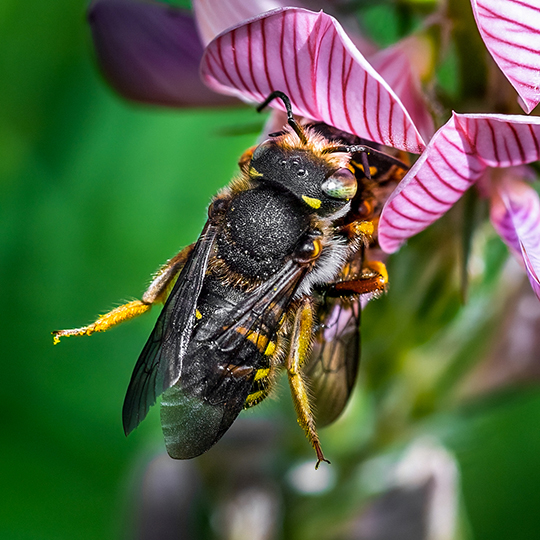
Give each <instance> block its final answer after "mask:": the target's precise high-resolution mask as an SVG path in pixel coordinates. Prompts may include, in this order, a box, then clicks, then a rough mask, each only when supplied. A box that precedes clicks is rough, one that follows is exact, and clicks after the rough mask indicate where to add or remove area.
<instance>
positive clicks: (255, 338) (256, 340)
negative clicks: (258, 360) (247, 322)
mask: <svg viewBox="0 0 540 540" xmlns="http://www.w3.org/2000/svg"><path fill="white" fill-rule="evenodd" d="M236 331H237V332H238V333H239V334H242V335H243V336H245V337H246V339H248V340H249V341H251V343H253V344H254V345H255V346H256V347H257V349H259V351H261V352H262V353H264V354H266V350H267V348H268V347H270V345H271V344H272V342H270V344H269V343H268V338H267V337H266V336H263V335H262V334H259V332H252V331H251V330H248V329H247V328H244V327H243V326H240V327H239V328H237V329H236ZM274 347H275V345H274Z"/></svg>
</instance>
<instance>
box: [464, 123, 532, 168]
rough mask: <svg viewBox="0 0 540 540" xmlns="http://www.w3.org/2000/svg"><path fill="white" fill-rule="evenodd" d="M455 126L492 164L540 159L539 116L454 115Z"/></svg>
mask: <svg viewBox="0 0 540 540" xmlns="http://www.w3.org/2000/svg"><path fill="white" fill-rule="evenodd" d="M454 118H455V121H456V127H458V128H459V129H460V130H461V132H462V133H463V136H464V137H466V138H467V139H468V141H469V142H470V144H471V146H472V147H473V148H474V149H475V151H476V153H477V154H478V156H479V157H480V158H481V159H482V161H483V162H484V163H485V164H486V165H487V166H489V167H511V166H513V165H523V164H524V163H531V162H533V161H537V160H538V159H540V117H538V116H518V115H504V114H454Z"/></svg>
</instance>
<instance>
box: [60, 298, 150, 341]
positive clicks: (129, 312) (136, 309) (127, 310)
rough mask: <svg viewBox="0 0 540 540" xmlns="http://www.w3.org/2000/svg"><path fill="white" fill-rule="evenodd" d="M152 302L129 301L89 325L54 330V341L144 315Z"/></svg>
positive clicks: (98, 329)
mask: <svg viewBox="0 0 540 540" xmlns="http://www.w3.org/2000/svg"><path fill="white" fill-rule="evenodd" d="M151 307H152V306H151V304H147V303H145V302H142V301H141V300H134V301H133V302H128V303H127V304H124V305H122V306H119V307H117V308H115V309H113V310H112V311H109V313H106V314H105V315H102V316H101V317H99V319H98V320H97V321H95V322H93V323H92V324H89V325H88V326H82V327H81V328H71V329H69V330H56V331H55V332H53V333H52V334H53V342H54V344H55V345H57V344H58V343H60V338H63V337H69V336H91V335H92V334H93V333H94V332H105V331H107V330H109V328H112V327H113V326H116V325H117V324H120V323H121V322H124V321H128V320H129V319H133V318H135V317H138V316H139V315H142V314H143V313H145V312H146V311H148V310H149V309H150V308H151Z"/></svg>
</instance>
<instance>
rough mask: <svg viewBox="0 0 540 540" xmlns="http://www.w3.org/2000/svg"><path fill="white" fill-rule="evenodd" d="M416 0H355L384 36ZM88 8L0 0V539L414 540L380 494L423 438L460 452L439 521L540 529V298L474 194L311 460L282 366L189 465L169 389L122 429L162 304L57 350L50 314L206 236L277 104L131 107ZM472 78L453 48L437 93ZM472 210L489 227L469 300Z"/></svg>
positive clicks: (488, 533) (132, 289)
mask: <svg viewBox="0 0 540 540" xmlns="http://www.w3.org/2000/svg"><path fill="white" fill-rule="evenodd" d="M411 4H415V3H410V4H397V3H391V2H379V3H376V4H373V3H372V4H366V5H364V6H363V8H364V15H365V17H366V20H368V21H369V20H372V21H374V22H373V24H371V25H368V26H371V27H372V29H373V30H374V32H375V33H376V34H377V35H376V36H375V37H377V38H378V39H379V41H380V42H381V43H382V44H387V43H384V42H385V41H386V42H388V43H390V42H392V41H393V40H395V39H396V38H399V37H400V35H403V34H405V33H406V32H407V31H408V30H409V29H410V27H411V25H413V24H414V21H415V20H416V19H415V17H416V16H417V15H418V13H419V11H418V10H419V8H418V6H416V7H410V6H411ZM417 4H420V3H417ZM425 4H426V5H427V6H428V8H429V6H430V4H429V3H428V2H426V3H425ZM456 4H459V6H461V7H460V8H459V9H463V10H466V3H465V2H456ZM404 6H405V7H404ZM407 6H408V7H407ZM431 7H433V6H432V5H431ZM422 9H427V8H425V7H422ZM469 9H470V8H469ZM85 10H86V3H85V2H82V1H75V0H51V1H49V2H29V3H25V4H21V3H20V2H15V1H14V0H2V2H1V3H0V44H1V46H0V66H1V68H0V72H1V75H0V80H1V81H2V82H1V83H0V103H1V107H0V269H1V270H0V272H1V279H0V286H1V288H2V292H1V299H2V309H1V312H0V317H1V322H0V332H1V340H0V343H1V344H2V355H1V356H2V374H1V376H0V381H1V382H0V388H1V390H0V400H1V411H2V412H1V415H0V418H1V423H2V426H1V428H0V486H1V487H0V489H1V493H2V496H1V499H2V503H1V504H0V538H2V539H6V540H35V539H39V540H41V539H44V540H47V539H51V540H52V539H54V540H59V539H74V538H77V539H83V540H84V539H88V540H90V539H108V538H110V539H116V538H134V537H144V538H162V539H166V538H216V537H217V538H259V537H260V538H264V537H265V536H264V535H262V533H261V531H263V532H264V531H268V536H266V537H267V538H314V537H317V538H363V539H364V538H365V539H376V538H380V539H382V538H397V539H399V538H405V536H403V534H402V533H403V531H404V530H405V529H406V528H407V524H408V523H411V520H413V518H411V519H410V520H409V517H407V516H408V515H409V514H407V511H405V510H404V513H403V515H401V514H399V515H397V516H396V515H395V509H396V508H398V509H399V508H401V506H400V505H402V502H403V501H401V500H400V499H399V497H397V498H396V500H395V501H394V503H392V501H393V499H391V498H390V499H389V500H390V502H388V500H387V499H384V497H385V494H386V496H388V493H389V492H390V493H396V489H397V488H395V487H394V488H392V485H393V484H392V482H391V481H387V479H388V478H389V477H390V476H391V474H390V473H389V472H388V471H392V470H393V469H392V467H395V465H396V464H397V463H399V462H400V460H402V459H404V456H405V455H407V452H410V449H411V445H413V446H414V445H415V444H416V445H418V444H424V443H425V441H428V442H427V443H425V444H427V446H428V447H434V446H435V447H437V448H438V449H439V450H440V451H441V452H443V453H444V454H445V455H446V457H447V462H446V463H447V464H448V463H451V464H453V465H451V466H450V469H448V470H453V471H454V472H453V473H452V474H454V476H453V477H452V478H453V479H454V480H455V482H453V481H452V482H450V483H449V484H448V485H449V486H450V488H449V490H450V491H449V493H451V496H452V497H454V499H453V500H454V501H457V503H456V504H457V506H456V508H457V514H456V518H455V519H456V523H457V524H456V526H455V528H454V529H451V530H453V531H454V532H453V533H452V534H453V536H451V537H450V536H449V537H448V539H449V538H467V539H475V540H499V539H500V540H508V539H512V540H522V539H523V540H530V539H531V538H537V537H538V530H540V514H539V512H538V508H539V503H540V496H539V493H538V486H539V485H540V458H539V456H540V429H539V428H538V426H539V425H540V389H539V388H538V386H537V384H536V381H537V379H538V375H539V374H540V368H539V363H540V358H539V357H538V356H539V354H538V353H539V350H540V349H539V344H540V305H539V303H538V301H537V300H536V299H535V298H534V296H533V295H532V293H529V290H528V287H527V284H526V283H525V279H524V277H523V274H522V273H521V272H520V270H519V268H517V266H516V265H515V264H514V263H513V262H508V260H507V253H506V249H505V248H504V246H503V245H502V243H501V242H500V241H499V240H498V239H497V238H496V237H495V236H494V234H493V232H492V230H491V229H490V227H489V225H485V224H483V223H482V221H481V220H482V216H483V212H484V209H483V208H482V207H481V205H479V204H478V201H477V200H476V199H475V196H474V195H471V196H469V197H467V198H466V199H465V200H464V201H463V202H462V204H461V205H459V206H458V207H456V208H455V209H454V210H453V211H452V212H451V214H450V215H449V216H447V217H445V218H444V220H442V221H441V222H439V223H437V224H436V225H434V226H433V227H432V228H431V229H430V230H428V231H426V232H425V233H423V234H422V235H420V236H419V237H418V238H415V239H413V240H412V241H410V242H409V245H408V246H406V247H405V248H404V249H403V250H402V251H401V252H400V253H399V254H397V255H395V256H392V257H391V258H390V260H389V263H388V265H389V270H390V273H391V287H390V290H389V293H388V294H387V295H386V296H385V297H384V298H381V299H379V300H377V301H376V302H373V303H372V304H370V305H369V306H368V307H367V308H366V310H365V312H364V313H363V321H362V338H363V360H362V367H361V376H360V381H359V385H358V388H357V391H356V393H355V396H354V398H353V400H352V403H351V405H350V407H349V408H348V410H347V411H346V414H345V415H344V417H343V418H341V419H340V420H339V421H338V422H337V423H336V424H335V425H334V426H331V427H330V428H327V429H325V430H324V431H323V432H322V433H321V436H322V445H323V447H324V448H325V453H326V454H327V455H328V456H329V457H331V460H332V461H333V463H332V465H331V467H329V468H327V467H325V466H324V464H323V466H322V467H321V470H320V471H319V473H318V474H319V477H314V476H313V474H312V472H311V468H312V466H313V464H314V459H313V458H314V456H313V455H312V451H311V449H310V448H309V445H308V444H307V442H306V441H305V439H304V436H303V434H302V431H301V430H300V429H299V428H298V426H297V425H296V420H295V415H294V411H293V408H292V405H291V402H290V397H289V396H288V390H287V387H286V385H283V384H282V385H281V388H280V389H279V391H278V392H277V394H278V396H279V399H270V400H267V402H266V403H264V404H262V405H261V406H260V407H257V408H256V409H257V410H254V411H248V412H247V413H243V418H242V419H241V421H239V422H238V427H235V429H234V430H232V433H231V434H230V436H228V437H226V438H225V439H224V441H223V443H222V444H221V443H220V445H218V446H217V447H216V448H215V449H213V450H212V451H211V452H210V453H208V454H207V455H206V456H203V457H202V458H200V459H197V460H193V461H192V462H189V463H174V462H172V461H171V460H169V458H167V457H166V456H165V455H164V445H163V442H162V438H161V432H160V427H159V414H158V408H157V407H154V409H153V410H152V411H151V413H150V415H149V417H148V418H147V420H145V422H143V424H142V425H141V426H140V427H139V428H138V429H137V430H136V432H134V433H133V434H132V435H131V436H130V437H129V438H128V439H126V438H125V437H124V434H123V432H122V427H121V417H120V412H121V407H122V402H123V398H124V393H125V390H126V387H127V383H128V381H129V377H130V375H131V371H132V369H133V366H134V363H135V361H136V359H137V356H138V354H139V352H140V350H141V348H142V346H143V344H144V342H145V340H146V337H147V336H148V334H149V333H150V331H151V328H152V326H153V322H154V321H155V318H156V316H157V313H158V310H155V311H154V312H153V313H152V314H150V315H148V316H145V317H142V318H141V319H139V320H135V321H132V322H131V323H129V324H125V325H122V326H121V327H119V328H117V329H114V330H113V331H111V332H109V333H106V334H103V335H96V336H94V337H92V338H91V339H64V340H63V341H62V343H61V344H60V345H58V346H56V347H54V346H53V344H52V338H51V334H50V332H51V331H52V330H55V329H60V328H66V327H72V326H78V325H82V324H87V323H89V322H90V321H92V320H93V319H94V317H95V316H96V315H98V314H100V313H103V312H105V311H107V310H108V309H110V308H112V307H114V306H115V305H119V304H120V303H122V302H123V301H125V300H129V299H133V298H137V297H139V296H140V294H141V293H142V291H143V290H144V288H145V285H146V284H147V282H148V280H149V276H150V275H151V273H152V272H153V271H155V270H156V269H157V268H158V267H159V265H160V264H161V263H162V262H164V261H165V260H166V259H167V258H169V257H171V256H173V255H174V254H175V253H176V252H177V251H179V249H180V248H181V247H183V246H184V245H186V244H188V243H191V242H193V241H194V240H195V239H196V238H197V236H198V234H199V232H200V230H201V227H202V225H203V223H204V220H205V215H206V212H205V209H206V206H207V204H208V201H209V199H210V197H211V195H212V194H213V193H215V192H216V191H217V190H218V189H219V188H220V187H221V186H223V185H225V184H226V183H227V181H228V179H229V178H230V177H231V176H232V174H234V172H235V170H236V161H237V159H238V156H239V155H240V154H241V153H242V151H243V150H244V149H245V148H246V147H248V146H250V145H251V144H253V142H254V141H255V139H256V136H257V135H256V134H257V130H258V129H259V128H260V127H261V126H262V123H263V118H262V117H261V116H259V115H257V114H256V113H255V112H254V111H253V110H252V109H250V108H247V107H243V108H234V109H228V110H221V111H215V110H214V111H212V110H210V111H208V110H207V111H202V110H184V111H178V110H176V111H174V110H164V109H153V108H150V107H142V106H136V105H133V104H128V103H126V102H124V101H122V99H120V98H119V97H118V96H116V95H115V94H113V92H112V91H111V90H110V89H109V88H108V87H107V85H106V84H105V82H104V81H103V79H102V78H101V76H100V75H99V72H98V69H97V67H96V65H95V63H94V59H93V51H92V45H91V38H90V32H89V29H88V26H87V24H86V21H85ZM370 17H371V19H370ZM381 20H382V21H383V22H385V21H386V22H385V24H383V23H382V22H381ZM467 20H469V19H467ZM469 22H470V20H469ZM381 29H384V31H383V30H381ZM460 31H463V29H462V28H461V29H460ZM470 36H473V37H470V40H471V42H472V43H476V45H475V46H478V43H477V42H476V41H475V39H476V38H474V33H472V31H471V34H470ZM456 43H461V42H456ZM482 58H483V60H482V62H487V60H486V59H485V57H484V56H482ZM479 62H480V61H479ZM482 69H484V72H482ZM485 69H486V68H485V65H484V64H483V63H481V66H480V67H479V68H478V70H477V71H478V73H480V75H478V73H477V75H478V76H479V77H480V76H481V75H482V73H485ZM460 76H461V77H463V76H464V75H463V70H460V67H459V47H455V48H454V49H451V51H450V53H449V56H448V58H446V59H444V61H443V62H441V65H440V69H439V82H440V85H441V89H442V90H441V92H440V96H442V103H443V105H444V104H445V105H447V106H448V105H455V103H458V102H459V100H460V99H461V98H462V97H463V96H464V95H468V96H470V95H471V92H470V88H469V87H468V86H467V85H468V84H469V83H467V82H466V80H465V79H463V78H462V79H460V78H459V77H460ZM460 81H461V82H460ZM473 82H474V81H473ZM470 84H473V83H472V82H471V83H470ZM483 91H485V88H481V89H480V90H478V92H483ZM444 99H446V102H445V101H444ZM461 112H468V111H465V110H462V111H461ZM464 215H467V216H476V217H475V219H476V218H477V219H478V223H480V225H479V226H478V227H477V229H476V232H475V233H474V235H473V236H472V244H471V245H472V250H471V256H470V258H469V261H468V275H469V286H468V289H467V303H466V304H464V303H463V296H464V295H463V289H464V286H463V279H462V274H461V271H460V269H461V268H462V267H463V262H462V261H463V257H462V247H461V246H462V244H463V243H462V230H463V223H464V219H463V216H464ZM470 221H471V220H469V221H467V223H469V222H470ZM441 238H443V239H444V240H441ZM418 441H420V443H419V442H418ZM422 441H424V442H422ZM443 461H444V460H443ZM305 463H307V464H309V467H308V469H309V472H308V470H307V469H306V468H305V466H304V465H305ZM452 467H455V469H452ZM246 486H247V487H246ZM250 490H251V491H250ZM257 490H258V491H257ZM398 491H399V490H398ZM250 493H251V494H253V493H255V494H257V493H259V494H262V495H261V497H262V498H261V501H262V502H261V505H260V508H262V509H263V510H261V513H259V514H257V511H256V510H257V508H256V504H255V503H254V502H253V501H257V500H258V499H257V498H256V496H250V495H249V494H250ZM265 497H266V498H265ZM381 500H384V501H386V503H387V506H385V505H384V504H381V505H379V506H376V505H375V506H373V502H374V501H381ZM231 501H232V502H233V503H234V505H236V506H234V505H233V507H231V506H230V505H229V506H227V504H229V503H231ZM265 501H266V502H265ZM231 504H232V503H231ZM254 504H255V506H254ZM250 505H251V506H250ZM370 505H371V506H370ZM426 505H427V503H426ZM426 505H424V506H426ZM443 506H444V504H443ZM447 506H450V507H451V506H452V503H450V502H449V503H448V505H447ZM252 507H253V508H255V510H253V508H252ZM426 507H427V506H426ZM250 508H252V511H251V510H249V509H250ZM369 508H371V514H369V515H368V514H367V513H366V512H368V510H367V509H369ZM373 508H375V510H373ZM243 509H247V510H246V512H247V513H246V514H245V515H244V514H243V513H242V512H243ZM250 512H251V514H250ZM392 512H394V513H393V514H392ZM390 514H391V515H392V518H391V519H393V520H394V521H393V522H392V523H393V524H395V525H393V527H394V529H393V530H394V535H390V536H381V535H379V536H376V535H375V536H374V535H373V534H375V533H369V530H368V529H369V527H368V529H366V526H365V520H366V519H367V518H366V515H368V517H369V516H371V518H372V520H374V522H377V520H379V522H381V521H382V522H388V521H389V519H390V518H389V517H388V516H390ZM231 516H240V517H239V518H238V520H239V521H238V523H240V525H238V523H236V522H234V523H233V521H234V520H233V519H232V518H231ZM250 516H251V517H250ZM265 516H266V517H265ZM415 519H417V520H418V519H420V520H422V519H424V518H423V517H422V518H415ZM362 520H364V521H363V522H362ZM231 523H232V524H231ZM235 523H236V525H235ZM362 523H364V525H362ZM165 525H166V526H165ZM160 527H163V530H162V529H160ZM235 527H236V528H235ZM250 527H252V529H250ZM375 528H376V526H375ZM366 530H368V532H366ZM235 531H236V532H235ZM242 534H244V536H242ZM369 534H372V535H371V536H369ZM381 534H382V533H381ZM399 534H402V536H399ZM421 534H424V533H414V532H411V533H410V535H409V536H407V537H406V538H409V539H410V540H417V539H418V540H419V539H420V538H428V537H427V536H422V535H421ZM362 535H363V536H362ZM429 538H437V539H439V538H440V539H442V538H447V537H443V536H441V537H435V536H430V537H429Z"/></svg>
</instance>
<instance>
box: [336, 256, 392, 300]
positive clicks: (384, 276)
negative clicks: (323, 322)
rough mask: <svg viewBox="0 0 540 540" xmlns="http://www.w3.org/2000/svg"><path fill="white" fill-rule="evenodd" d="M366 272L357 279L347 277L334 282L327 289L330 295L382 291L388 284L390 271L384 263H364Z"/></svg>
mask: <svg viewBox="0 0 540 540" xmlns="http://www.w3.org/2000/svg"><path fill="white" fill-rule="evenodd" d="M363 271H364V274H363V275H361V276H359V277H358V278H356V279H350V280H349V279H346V280H343V281H338V282H336V283H332V284H331V285H329V286H328V287H327V288H326V289H325V293H326V294H327V295H328V296H333V297H335V296H349V295H352V294H367V293H382V292H384V291H385V290H386V286H387V285H388V272H387V270H386V266H385V265H384V263H382V262H380V261H368V262H365V263H364V267H363Z"/></svg>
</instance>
